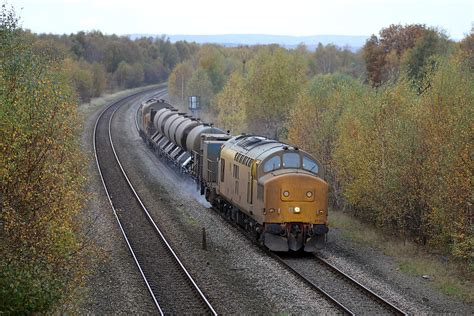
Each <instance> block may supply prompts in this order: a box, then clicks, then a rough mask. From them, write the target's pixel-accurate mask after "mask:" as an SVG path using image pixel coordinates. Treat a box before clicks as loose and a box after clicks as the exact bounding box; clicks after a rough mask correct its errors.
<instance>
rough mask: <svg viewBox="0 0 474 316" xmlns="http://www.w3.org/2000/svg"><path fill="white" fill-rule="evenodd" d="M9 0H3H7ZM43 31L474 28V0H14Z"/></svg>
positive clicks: (454, 33)
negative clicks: (419, 25)
mask: <svg viewBox="0 0 474 316" xmlns="http://www.w3.org/2000/svg"><path fill="white" fill-rule="evenodd" d="M0 1H2V2H4V0H0ZM7 3H8V4H10V5H13V7H14V8H15V10H16V12H17V13H18V15H19V16H20V17H21V21H22V26H23V27H24V28H28V29H30V30H32V31H33V32H36V33H55V34H63V33H67V34H69V33H76V32H78V31H81V30H84V31H90V30H100V31H102V32H103V33H106V34H112V33H115V34H136V33H140V34H168V35H175V34H188V35H189V34H192V35H204V34H271V35H371V34H377V33H378V32H379V31H380V29H381V28H383V27H386V26H388V25H390V24H393V23H395V24H397V23H401V24H408V23H422V24H426V25H428V26H436V27H440V28H442V29H444V30H445V31H446V32H447V34H448V35H449V36H450V37H451V38H453V39H460V38H463V37H464V35H465V34H467V33H469V32H470V30H471V27H472V23H473V21H474V18H473V16H474V5H473V3H474V0H352V1H351V0H325V1H320V0H312V1H311V0H286V1H280V0H232V1H225V0H221V1H219V0H215V1H213V0H154V1H152V0H150V1H147V0H8V2H7Z"/></svg>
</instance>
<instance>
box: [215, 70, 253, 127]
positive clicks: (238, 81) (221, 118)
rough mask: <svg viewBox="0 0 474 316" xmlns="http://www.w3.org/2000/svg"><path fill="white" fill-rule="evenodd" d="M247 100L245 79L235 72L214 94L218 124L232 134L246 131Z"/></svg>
mask: <svg viewBox="0 0 474 316" xmlns="http://www.w3.org/2000/svg"><path fill="white" fill-rule="evenodd" d="M247 102H248V98H247V97H246V91H245V80H244V78H243V77H242V75H240V74H238V72H235V73H233V74H232V75H231V76H230V78H229V80H228V81H227V83H226V85H225V86H224V89H223V90H222V91H221V92H220V93H219V94H218V95H217V96H216V110H217V112H218V116H217V123H218V126H219V127H221V128H223V129H226V130H230V131H231V132H232V133H233V134H239V133H243V132H247V131H248V128H247V115H246V112H245V111H246V108H247Z"/></svg>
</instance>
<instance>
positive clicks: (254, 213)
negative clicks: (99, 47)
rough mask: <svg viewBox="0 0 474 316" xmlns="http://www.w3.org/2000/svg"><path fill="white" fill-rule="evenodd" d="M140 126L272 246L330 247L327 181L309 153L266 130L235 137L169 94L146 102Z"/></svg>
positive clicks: (217, 203) (228, 213)
mask: <svg viewBox="0 0 474 316" xmlns="http://www.w3.org/2000/svg"><path fill="white" fill-rule="evenodd" d="M137 125H138V128H139V133H140V136H141V137H142V138H143V140H144V141H145V142H146V143H147V144H148V145H149V146H150V147H151V148H152V149H153V150H154V151H155V152H156V153H157V154H158V156H160V157H162V158H163V159H166V160H167V161H169V162H171V163H172V164H174V165H175V166H176V167H177V168H178V170H179V171H180V172H181V173H184V174H188V175H189V176H191V177H193V178H194V179H195V180H196V181H197V183H198V184H199V187H200V190H201V194H204V195H205V197H206V199H207V200H208V201H209V202H210V203H211V204H212V205H213V207H214V208H216V209H217V210H218V211H219V212H221V213H223V215H224V216H225V217H226V218H227V219H229V220H230V221H232V222H235V223H237V224H238V225H239V226H241V227H242V228H243V229H245V230H246V231H248V232H250V233H251V234H253V235H254V236H255V238H256V240H257V241H258V242H260V243H262V244H263V245H265V246H266V247H267V248H268V249H270V250H272V251H289V250H292V251H299V250H304V251H306V252H314V251H316V250H318V249H321V248H322V247H323V246H324V243H325V239H326V238H325V237H326V234H327V232H328V228H327V220H328V214H327V210H328V184H327V183H326V182H325V181H324V180H323V178H324V174H323V169H322V167H321V165H320V164H319V163H318V162H317V160H316V159H314V158H313V157H312V156H311V155H309V154H308V153H306V152H304V151H302V150H299V149H298V148H297V147H293V146H289V145H287V144H284V143H282V142H279V141H276V140H272V139H268V138H265V137H261V136H254V135H238V136H232V135H230V134H229V133H225V132H224V131H222V130H220V129H218V128H215V127H213V126H212V125H210V124H206V123H203V122H202V121H200V120H199V119H196V118H193V117H191V116H189V115H186V114H185V113H180V112H178V110H176V109H174V108H173V107H172V106H171V105H170V104H168V103H166V102H165V101H163V100H156V99H151V100H148V101H146V102H144V103H142V104H141V105H140V107H139V109H138V117H137Z"/></svg>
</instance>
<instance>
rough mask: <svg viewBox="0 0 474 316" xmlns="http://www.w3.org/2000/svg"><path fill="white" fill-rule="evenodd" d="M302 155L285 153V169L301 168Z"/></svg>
mask: <svg viewBox="0 0 474 316" xmlns="http://www.w3.org/2000/svg"><path fill="white" fill-rule="evenodd" d="M299 167H300V154H298V153H284V154H283V168H299Z"/></svg>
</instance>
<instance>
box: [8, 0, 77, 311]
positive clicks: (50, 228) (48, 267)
mask: <svg viewBox="0 0 474 316" xmlns="http://www.w3.org/2000/svg"><path fill="white" fill-rule="evenodd" d="M0 22H1V23H0V42H1V43H2V49H1V51H0V124H1V126H2V128H1V129H0V139H1V142H0V148H1V150H0V178H1V181H2V186H1V188H2V189H1V212H0V224H1V225H0V240H1V243H0V268H1V269H0V312H6V313H34V312H46V311H51V310H54V309H55V308H57V307H58V306H59V305H60V304H61V303H62V302H64V301H65V300H66V299H67V298H68V296H70V295H71V293H72V292H73V289H74V288H75V286H77V285H78V282H80V281H81V279H82V277H83V275H84V269H83V264H84V261H83V258H82V256H81V254H82V251H81V250H82V247H83V240H82V237H81V235H80V234H79V232H78V231H77V227H78V224H77V223H76V218H75V217H76V215H77V213H78V212H79V211H80V210H81V208H82V207H83V202H84V193H83V190H82V186H83V183H84V180H85V178H84V165H83V161H84V158H83V156H82V154H81V152H80V146H79V142H78V139H79V137H78V130H77V128H78V127H79V125H80V124H79V122H78V119H77V115H76V108H77V105H76V103H75V97H74V93H73V91H72V90H71V88H70V87H69V86H68V82H67V79H66V75H65V74H63V73H61V71H60V69H59V65H60V64H61V63H59V62H58V61H57V60H50V59H48V58H46V57H44V56H38V55H35V54H33V53H32V50H31V47H30V46H29V45H28V44H26V43H25V42H24V41H23V39H22V32H21V30H20V29H19V28H18V26H17V19H16V17H15V14H14V12H13V11H8V10H7V9H6V8H5V6H3V8H2V14H1V21H0Z"/></svg>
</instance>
